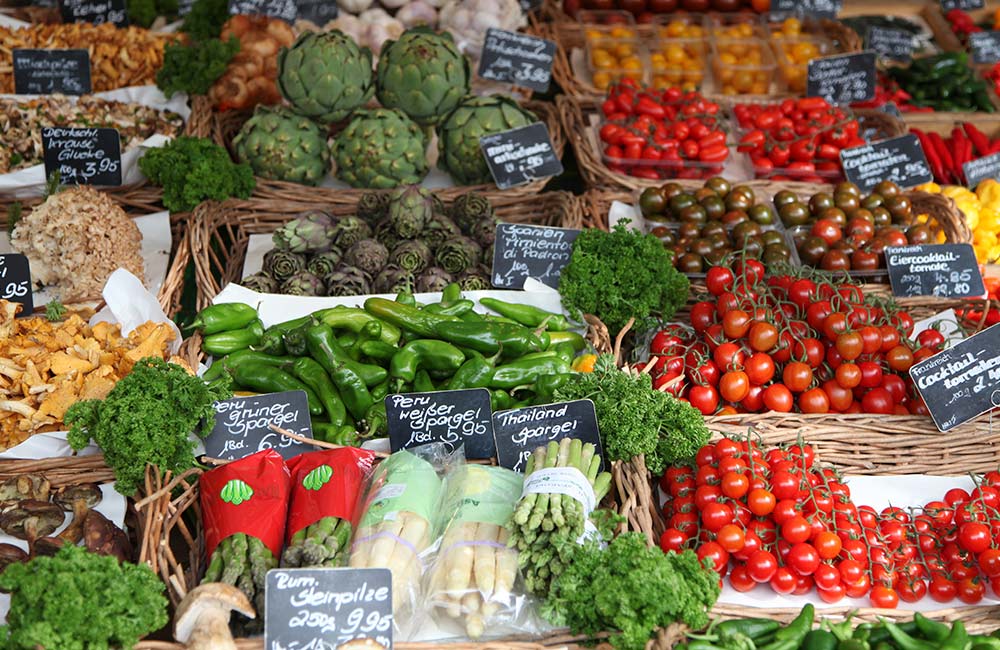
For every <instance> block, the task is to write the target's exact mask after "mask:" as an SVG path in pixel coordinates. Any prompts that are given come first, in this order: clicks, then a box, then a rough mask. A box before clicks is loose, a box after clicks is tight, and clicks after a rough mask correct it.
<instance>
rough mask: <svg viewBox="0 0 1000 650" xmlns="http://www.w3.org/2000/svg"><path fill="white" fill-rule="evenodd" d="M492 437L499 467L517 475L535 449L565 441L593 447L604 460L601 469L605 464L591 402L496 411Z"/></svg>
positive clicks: (579, 401) (560, 403)
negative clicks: (575, 439)
mask: <svg viewBox="0 0 1000 650" xmlns="http://www.w3.org/2000/svg"><path fill="white" fill-rule="evenodd" d="M493 435H495V436H496V443H497V464H498V465H500V466H501V467H506V468H507V469H512V470H514V471H515V472H523V471H524V464H525V463H526V462H527V461H528V457H529V456H531V454H532V452H533V451H535V449H537V448H539V447H542V446H544V445H547V444H549V442H551V441H553V440H561V439H563V438H577V439H579V440H581V441H582V442H584V443H588V442H590V443H593V444H594V445H595V446H596V447H597V453H598V454H599V455H600V456H601V466H602V467H603V466H604V465H605V464H606V461H605V458H604V448H603V447H602V446H601V432H600V429H598V427H597V413H596V412H595V411H594V403H593V402H592V401H590V400H589V399H578V400H576V401H573V402H559V403H557V404H544V405H542V406H528V407H525V408H521V409H513V410H510V411H497V412H496V413H494V414H493Z"/></svg>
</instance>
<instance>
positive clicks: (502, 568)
mask: <svg viewBox="0 0 1000 650" xmlns="http://www.w3.org/2000/svg"><path fill="white" fill-rule="evenodd" d="M509 537H510V533H509V532H508V531H507V529H506V528H501V529H500V535H499V536H498V537H497V539H498V541H500V543H502V544H504V545H506V544H507V539H508V538H509ZM498 551H499V552H498V553H497V575H496V583H495V586H494V589H493V597H492V598H491V599H490V604H491V605H492V606H493V607H492V608H491V609H492V612H491V614H492V613H495V612H496V610H497V609H498V608H499V607H500V606H501V605H509V603H510V594H511V590H512V589H513V588H514V580H516V579H517V549H516V548H504V549H498Z"/></svg>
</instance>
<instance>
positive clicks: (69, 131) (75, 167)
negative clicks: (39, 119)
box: [42, 126, 122, 185]
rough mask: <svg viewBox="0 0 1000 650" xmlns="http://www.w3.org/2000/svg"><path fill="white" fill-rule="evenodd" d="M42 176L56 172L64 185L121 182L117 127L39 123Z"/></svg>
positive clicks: (119, 146) (119, 183)
mask: <svg viewBox="0 0 1000 650" xmlns="http://www.w3.org/2000/svg"><path fill="white" fill-rule="evenodd" d="M42 151H43V158H44V159H45V176H46V177H49V176H51V175H52V174H53V173H54V172H59V180H60V181H61V182H62V183H65V184H67V185H73V184H77V185H121V184H122V148H121V137H120V136H119V134H118V130H117V129H103V128H95V129H89V128H75V127H62V126H44V127H42Z"/></svg>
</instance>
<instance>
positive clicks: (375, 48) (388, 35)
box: [358, 8, 406, 55]
mask: <svg viewBox="0 0 1000 650" xmlns="http://www.w3.org/2000/svg"><path fill="white" fill-rule="evenodd" d="M358 18H359V20H360V21H361V23H362V25H364V33H363V35H362V37H361V39H360V41H359V42H360V43H362V44H364V45H367V46H368V48H369V49H370V50H371V51H372V52H373V53H375V54H376V55H378V53H379V52H380V51H381V50H382V44H383V43H385V42H386V41H388V40H396V39H397V38H399V37H400V36H402V34H403V32H404V31H406V27H404V26H403V23H401V22H399V21H398V20H396V19H395V18H393V17H392V16H390V15H389V14H387V13H386V12H385V10H384V9H380V8H375V9H369V10H368V11H366V12H364V13H363V14H361V15H360V16H358Z"/></svg>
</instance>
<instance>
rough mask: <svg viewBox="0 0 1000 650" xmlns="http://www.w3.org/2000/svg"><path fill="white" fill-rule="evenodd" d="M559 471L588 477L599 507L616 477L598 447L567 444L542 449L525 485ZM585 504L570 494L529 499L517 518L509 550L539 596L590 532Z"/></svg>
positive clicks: (527, 472) (536, 453) (528, 469)
mask: <svg viewBox="0 0 1000 650" xmlns="http://www.w3.org/2000/svg"><path fill="white" fill-rule="evenodd" d="M556 467H572V468H575V469H577V470H579V471H580V473H581V474H582V475H583V476H584V477H586V480H587V482H588V483H589V484H590V487H591V488H592V489H593V490H594V502H595V503H599V502H600V501H601V499H602V498H603V497H604V495H605V494H607V492H608V489H609V488H610V487H611V474H609V473H608V472H600V468H601V457H600V456H599V455H598V454H597V449H596V448H595V447H594V445H593V444H591V443H587V444H583V443H582V442H581V441H580V440H576V439H573V440H571V439H569V438H563V439H562V440H560V441H559V442H555V441H552V442H550V443H549V444H548V445H547V446H545V447H539V448H537V449H536V450H535V451H534V453H532V455H531V456H530V457H529V458H528V462H527V467H526V469H525V473H524V475H525V480H526V481H527V480H530V477H531V475H532V474H533V473H535V472H537V471H539V470H542V469H550V468H556ZM585 524H586V516H585V515H584V504H583V503H581V502H580V501H578V500H576V499H574V498H573V497H571V496H568V495H565V494H548V493H545V492H541V493H533V494H526V495H524V496H523V497H522V498H521V500H520V501H519V502H518V504H517V506H516V507H515V508H514V514H513V515H512V516H511V523H510V525H509V526H508V528H509V529H510V531H511V533H510V539H509V540H508V543H507V545H508V546H511V547H516V548H517V550H518V564H519V565H520V567H521V570H522V573H523V575H524V579H525V584H526V586H527V587H528V590H529V591H530V592H531V593H533V594H535V595H545V594H546V593H547V592H548V587H549V583H550V582H551V580H552V578H553V577H555V576H557V575H559V573H561V572H562V570H563V568H564V567H565V566H566V563H567V562H568V560H569V554H570V553H569V551H570V549H569V545H568V544H567V542H574V541H575V540H577V539H578V538H579V537H580V536H581V535H583V532H584V526H585Z"/></svg>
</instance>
